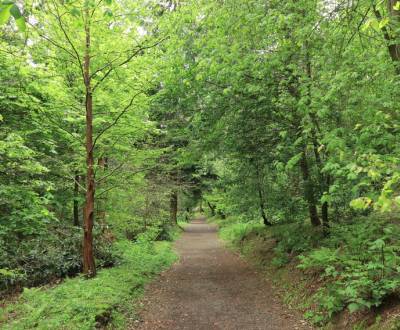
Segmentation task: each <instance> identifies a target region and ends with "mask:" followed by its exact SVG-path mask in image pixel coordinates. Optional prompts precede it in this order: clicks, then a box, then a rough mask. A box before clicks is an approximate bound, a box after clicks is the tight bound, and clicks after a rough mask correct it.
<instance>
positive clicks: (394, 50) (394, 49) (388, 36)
mask: <svg viewBox="0 0 400 330" xmlns="http://www.w3.org/2000/svg"><path fill="white" fill-rule="evenodd" d="M398 2H399V0H387V1H386V4H387V9H388V16H389V19H390V23H389V25H386V26H383V27H382V33H383V37H384V38H385V40H386V42H387V48H388V51H389V55H390V58H391V59H392V61H393V62H394V63H395V65H396V72H397V73H398V74H400V43H399V33H398V32H397V31H398V28H399V23H400V11H398V10H395V9H394V7H395V6H396V4H397V3H398ZM372 8H373V11H374V13H375V16H376V18H377V19H378V20H379V21H380V20H382V19H383V15H382V13H381V12H380V11H379V10H378V8H377V7H376V5H373V6H372Z"/></svg>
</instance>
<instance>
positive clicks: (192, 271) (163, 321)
mask: <svg viewBox="0 0 400 330" xmlns="http://www.w3.org/2000/svg"><path fill="white" fill-rule="evenodd" d="M175 248H176V250H177V252H178V253H179V255H180V261H179V262H178V263H176V264H175V265H174V266H173V267H172V268H170V269H169V270H167V271H166V272H164V273H162V274H161V276H160V277H159V278H158V279H157V280H156V281H154V282H153V283H152V284H150V285H149V286H148V287H147V289H146V294H145V298H144V299H143V300H142V303H143V309H142V310H141V312H140V314H139V317H140V319H139V321H136V322H135V324H134V325H132V327H131V329H146V330H156V329H170V330H178V329H188V330H203V329H204V330H211V329H232V330H233V329H238V330H239V329H240V330H246V329H249V330H250V329H251V330H253V329H254V330H255V329H263V330H264V329H290V330H295V329H310V328H309V327H308V326H307V325H306V323H305V322H304V321H303V320H301V318H300V317H299V316H298V315H294V312H292V311H288V309H287V308H285V307H284V306H283V305H282V304H281V303H280V302H279V299H278V298H276V297H275V295H274V292H273V289H272V288H271V285H270V284H269V283H268V282H267V281H266V280H264V279H263V277H262V276H261V275H260V274H258V273H257V272H256V271H255V269H254V268H253V267H251V266H250V265H249V264H247V263H246V262H245V261H244V260H242V259H241V258H240V257H238V256H237V255H235V254H234V253H232V252H230V251H228V250H227V249H226V248H225V247H224V246H223V244H222V243H221V241H219V239H218V237H217V234H216V227H215V226H213V225H210V224H207V223H205V221H204V219H198V220H195V221H193V222H192V223H191V224H189V225H188V226H187V227H186V228H185V233H183V235H182V237H181V238H180V239H179V240H178V241H177V242H176V244H175Z"/></svg>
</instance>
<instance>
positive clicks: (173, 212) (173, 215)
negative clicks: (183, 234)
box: [170, 190, 178, 225]
mask: <svg viewBox="0 0 400 330" xmlns="http://www.w3.org/2000/svg"><path fill="white" fill-rule="evenodd" d="M177 215H178V193H177V192H176V191H175V190H174V191H172V192H171V196H170V219H171V224H173V225H177V224H178V218H177Z"/></svg>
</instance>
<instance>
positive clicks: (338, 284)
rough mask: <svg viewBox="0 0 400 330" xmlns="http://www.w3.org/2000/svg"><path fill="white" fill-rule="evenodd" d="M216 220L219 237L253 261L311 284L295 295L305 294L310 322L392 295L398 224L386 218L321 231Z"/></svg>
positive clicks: (399, 277) (399, 270)
mask: <svg viewBox="0 0 400 330" xmlns="http://www.w3.org/2000/svg"><path fill="white" fill-rule="evenodd" d="M216 222H217V224H218V225H219V227H220V236H221V237H222V238H223V239H225V240H227V241H228V242H230V244H231V245H232V246H234V247H236V248H238V249H239V250H240V251H241V252H242V254H244V255H245V256H246V257H251V258H253V259H254V258H256V262H257V263H258V264H260V265H262V266H265V264H266V263H268V267H272V268H273V272H275V273H278V272H280V271H281V270H282V269H287V270H288V271H292V270H293V268H294V269H296V268H297V272H299V273H301V275H302V277H304V278H306V281H308V283H307V285H306V286H307V287H313V289H312V290H309V292H301V293H297V294H302V295H306V296H307V295H308V297H306V298H304V299H305V300H308V301H309V303H308V306H306V308H304V309H307V310H308V311H307V312H306V313H305V317H306V318H308V319H309V320H310V321H312V322H313V323H314V324H317V325H323V324H326V323H328V322H329V321H330V320H332V318H333V317H334V316H336V315H338V313H340V312H342V311H344V310H346V309H347V310H348V312H349V313H350V314H351V313H354V312H366V311H369V310H371V309H372V308H375V307H378V306H381V305H382V304H383V303H384V302H385V300H386V299H387V298H388V297H390V298H391V299H393V297H394V298H395V299H398V298H396V297H398V293H399V291H400V248H399V246H400V228H399V226H398V225H397V224H395V223H393V221H392V220H391V219H390V218H383V217H382V216H380V215H376V214H372V215H370V216H368V217H357V218H354V219H352V220H351V221H347V222H342V223H340V225H339V224H331V227H330V229H329V234H327V235H325V234H324V233H323V232H322V231H321V229H319V228H317V229H316V228H313V227H311V226H310V225H308V224H306V223H290V224H282V225H275V226H272V227H265V226H263V225H261V224H259V223H255V222H248V223H243V222H239V221H238V220H237V219H235V218H228V219H226V220H221V219H219V220H216ZM281 281H282V280H281ZM280 285H285V283H283V282H281V283H280ZM299 285H300V283H299ZM289 290H290V288H289ZM292 290H294V288H292ZM304 290H305V291H306V290H307V289H304ZM304 290H303V291H304ZM288 295H289V296H290V294H288ZM303 307H304V306H303Z"/></svg>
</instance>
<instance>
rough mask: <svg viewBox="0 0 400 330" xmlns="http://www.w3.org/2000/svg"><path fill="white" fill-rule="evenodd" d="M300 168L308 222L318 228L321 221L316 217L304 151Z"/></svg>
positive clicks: (313, 194) (316, 212) (315, 207)
mask: <svg viewBox="0 0 400 330" xmlns="http://www.w3.org/2000/svg"><path fill="white" fill-rule="evenodd" d="M300 167H301V172H302V174H303V181H304V197H305V199H306V201H307V204H308V212H309V215H310V221H311V224H312V225H313V226H319V225H321V221H320V219H319V217H318V211H317V205H316V201H315V193H314V187H313V183H312V180H311V178H310V173H309V169H308V162H307V155H306V152H305V150H304V151H303V156H302V158H301V160H300Z"/></svg>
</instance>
